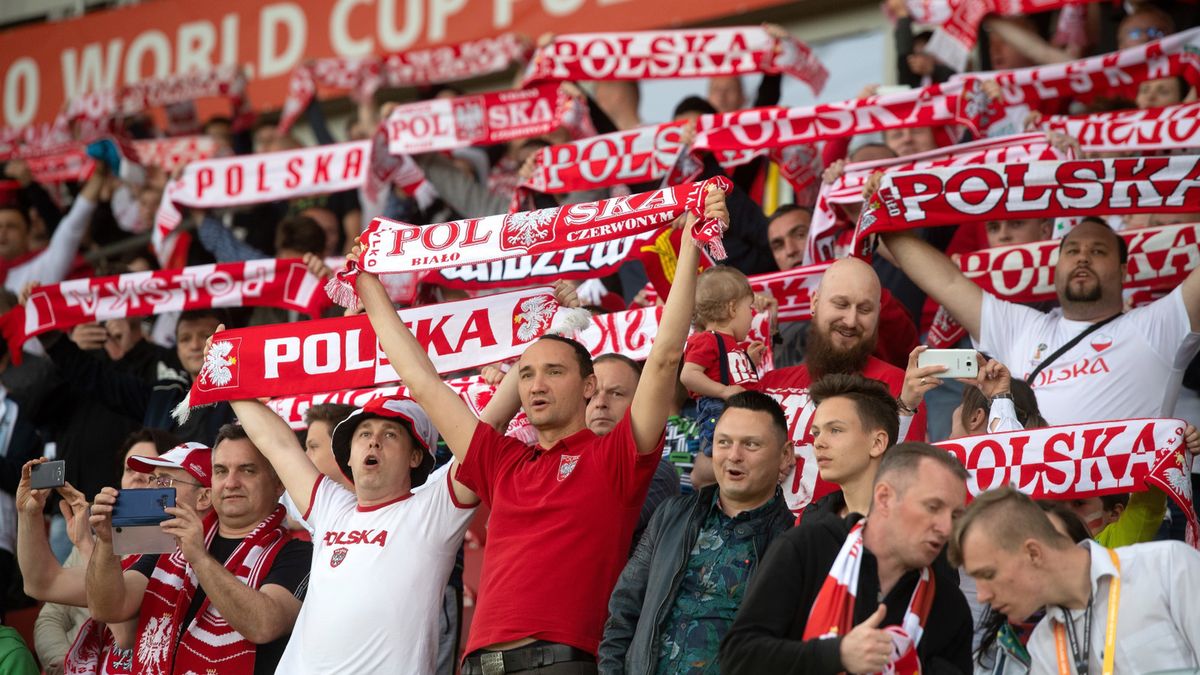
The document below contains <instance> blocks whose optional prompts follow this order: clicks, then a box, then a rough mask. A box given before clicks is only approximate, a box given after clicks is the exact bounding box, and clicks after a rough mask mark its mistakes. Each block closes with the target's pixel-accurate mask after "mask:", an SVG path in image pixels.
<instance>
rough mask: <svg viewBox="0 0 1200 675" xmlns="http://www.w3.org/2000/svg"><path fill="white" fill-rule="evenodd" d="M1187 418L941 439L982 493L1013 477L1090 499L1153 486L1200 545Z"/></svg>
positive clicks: (1033, 488)
mask: <svg viewBox="0 0 1200 675" xmlns="http://www.w3.org/2000/svg"><path fill="white" fill-rule="evenodd" d="M1186 426H1187V424H1186V423H1185V422H1182V421H1180V420H1176V419H1134V420H1116V421H1107V422H1090V423H1087V424H1073V425H1067V426H1058V427H1046V428H1043V429H1028V430H1025V431H1014V432H1010V433H1002V434H985V435H980V436H969V437H967V438H959V439H956V440H953V441H944V442H942V443H938V444H937V445H938V447H941V448H945V449H946V450H947V451H949V452H951V453H953V454H954V456H955V457H957V458H958V460H959V461H960V462H962V464H963V466H965V467H966V468H967V472H968V473H969V474H970V478H968V479H967V491H968V492H969V493H970V494H971V495H972V496H976V495H980V494H982V493H984V492H986V491H988V490H991V489H994V488H998V487H1003V486H1005V485H1011V486H1013V487H1014V488H1016V489H1018V490H1020V491H1021V492H1024V493H1025V494H1027V495H1029V496H1030V497H1032V498H1034V499H1082V498H1085V497H1101V496H1104V495H1112V494H1121V493H1128V492H1143V491H1145V490H1147V489H1149V488H1150V487H1155V488H1158V489H1159V490H1162V491H1163V492H1164V493H1165V494H1166V495H1167V496H1168V497H1170V498H1171V500H1172V501H1174V502H1175V503H1176V504H1177V505H1178V506H1179V508H1180V509H1181V510H1182V511H1183V513H1184V515H1185V516H1186V517H1187V523H1188V528H1187V537H1188V543H1190V544H1191V545H1192V546H1196V545H1197V539H1196V533H1197V527H1196V512H1195V511H1194V510H1193V509H1192V483H1191V477H1190V475H1189V467H1188V462H1187V460H1186V457H1185V453H1186V452H1187V451H1186V450H1185V449H1184V443H1183V434H1184V428H1185V427H1186Z"/></svg>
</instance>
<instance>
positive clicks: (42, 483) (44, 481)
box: [29, 459, 67, 490]
mask: <svg viewBox="0 0 1200 675" xmlns="http://www.w3.org/2000/svg"><path fill="white" fill-rule="evenodd" d="M66 482H67V463H66V462H65V461H64V460H61V459H59V460H56V461H53V462H42V463H41V464H34V465H33V467H32V468H30V469H29V487H31V488H33V489H34V490H46V489H49V488H56V487H62V486H63V485H64V484H65V483H66Z"/></svg>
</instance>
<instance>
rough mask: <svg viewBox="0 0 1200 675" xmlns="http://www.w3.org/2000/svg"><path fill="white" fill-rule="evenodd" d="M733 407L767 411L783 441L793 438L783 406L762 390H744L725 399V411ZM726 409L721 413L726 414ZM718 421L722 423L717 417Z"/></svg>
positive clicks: (772, 424)
mask: <svg viewBox="0 0 1200 675" xmlns="http://www.w3.org/2000/svg"><path fill="white" fill-rule="evenodd" d="M733 408H739V409H741V410H750V411H753V412H761V413H766V414H767V415H768V416H770V418H771V426H772V427H775V431H777V432H778V433H779V436H780V438H782V439H783V442H784V443H787V442H788V441H789V440H791V439H790V438H789V436H788V421H787V416H786V415H784V414H783V408H781V407H779V402H778V401H776V400H775V399H773V398H771V397H770V396H767V395H766V394H764V393H762V392H761V391H742V392H738V393H736V394H734V395H733V396H730V397H729V398H727V399H725V411H729V410H731V409H733ZM725 411H723V412H722V413H721V415H724V414H725ZM717 423H718V424H720V418H717Z"/></svg>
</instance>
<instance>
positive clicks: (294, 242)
mask: <svg viewBox="0 0 1200 675" xmlns="http://www.w3.org/2000/svg"><path fill="white" fill-rule="evenodd" d="M326 239H327V237H326V236H325V230H323V229H321V226H320V225H319V224H318V223H317V221H315V220H313V219H312V218H309V217H308V216H291V217H288V218H284V219H283V220H282V221H280V222H279V229H278V230H276V231H275V250H276V251H279V250H280V249H285V248H290V249H293V250H296V251H300V252H301V253H312V254H313V255H324V254H325V244H326V243H327V242H326Z"/></svg>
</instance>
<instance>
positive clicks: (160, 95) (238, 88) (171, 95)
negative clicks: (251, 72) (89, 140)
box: [66, 66, 246, 120]
mask: <svg viewBox="0 0 1200 675" xmlns="http://www.w3.org/2000/svg"><path fill="white" fill-rule="evenodd" d="M245 93H246V78H245V76H244V75H243V74H242V71H241V67H240V66H218V67H216V68H213V69H211V70H206V71H196V72H190V73H184V74H182V75H173V76H171V77H162V78H146V79H141V80H139V81H138V82H135V83H132V84H127V85H125V86H123V87H121V88H119V89H108V90H103V91H96V92H91V93H88V94H84V95H82V96H77V97H75V98H73V99H71V101H70V103H69V104H68V106H67V110H66V115H67V117H68V119H72V120H79V119H88V120H102V119H109V118H113V117H117V116H122V115H136V114H138V113H141V112H144V111H145V110H147V109H149V108H155V107H161V106H171V105H176V104H179V103H188V102H191V101H194V100H196V99H199V98H211V97H216V96H220V97H225V98H228V99H230V100H231V101H233V102H234V105H235V107H236V106H239V105H241V104H242V103H243V102H244V101H245Z"/></svg>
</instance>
